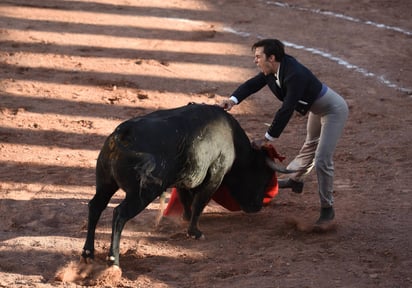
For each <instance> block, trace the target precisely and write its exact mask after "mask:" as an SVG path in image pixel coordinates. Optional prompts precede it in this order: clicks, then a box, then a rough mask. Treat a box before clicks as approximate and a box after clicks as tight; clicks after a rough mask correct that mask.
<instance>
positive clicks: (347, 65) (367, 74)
mask: <svg viewBox="0 0 412 288" xmlns="http://www.w3.org/2000/svg"><path fill="white" fill-rule="evenodd" d="M223 31H224V32H228V33H233V34H235V35H239V36H242V37H249V36H251V34H250V33H248V32H240V31H236V30H235V29H233V28H230V27H225V28H223ZM257 38H259V39H263V38H266V37H263V36H260V35H258V36H257ZM282 42H283V44H285V46H287V47H291V48H294V49H298V50H304V51H307V52H310V53H312V54H315V55H320V56H322V57H324V58H327V59H329V60H331V61H333V62H336V63H338V64H339V65H342V66H344V67H345V68H347V69H350V70H355V71H356V72H358V73H361V74H362V75H363V76H365V77H373V78H376V79H377V80H378V81H379V82H381V83H383V84H384V85H386V86H387V87H390V88H394V89H396V90H398V91H400V92H404V93H406V94H408V95H411V94H412V89H410V88H404V87H399V86H398V85H396V84H395V83H392V82H391V81H390V80H388V79H386V78H385V77H384V76H383V75H380V76H379V75H376V74H375V73H372V72H369V71H368V70H366V69H365V68H361V67H359V66H356V65H353V64H350V63H349V62H347V61H346V60H343V59H341V58H339V57H336V56H333V55H331V54H329V53H327V52H323V51H321V50H319V49H316V48H310V47H305V46H303V45H298V44H294V43H291V42H287V41H282ZM411 98H412V97H411Z"/></svg>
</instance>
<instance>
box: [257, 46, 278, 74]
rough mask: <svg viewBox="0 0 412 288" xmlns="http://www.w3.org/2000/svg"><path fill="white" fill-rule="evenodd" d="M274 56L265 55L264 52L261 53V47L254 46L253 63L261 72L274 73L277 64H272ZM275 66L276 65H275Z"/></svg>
mask: <svg viewBox="0 0 412 288" xmlns="http://www.w3.org/2000/svg"><path fill="white" fill-rule="evenodd" d="M274 58H275V57H274V56H271V57H270V58H267V57H266V54H265V53H263V47H256V49H255V64H256V65H257V66H258V67H259V68H260V70H261V71H262V72H263V74H265V75H268V74H271V73H276V70H275V69H277V66H276V65H274V64H275V61H274ZM275 66H276V67H275Z"/></svg>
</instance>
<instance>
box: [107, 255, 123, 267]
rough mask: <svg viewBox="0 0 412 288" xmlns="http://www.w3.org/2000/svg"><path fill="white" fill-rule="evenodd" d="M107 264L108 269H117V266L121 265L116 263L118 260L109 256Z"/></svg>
mask: <svg viewBox="0 0 412 288" xmlns="http://www.w3.org/2000/svg"><path fill="white" fill-rule="evenodd" d="M106 264H107V266H108V267H116V266H117V267H119V264H118V263H116V258H115V257H114V256H107V258H106ZM119 268H120V267H119Z"/></svg>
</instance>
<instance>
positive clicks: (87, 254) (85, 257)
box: [80, 250, 94, 264]
mask: <svg viewBox="0 0 412 288" xmlns="http://www.w3.org/2000/svg"><path fill="white" fill-rule="evenodd" d="M93 259H94V253H93V252H92V251H90V250H83V252H82V256H81V257H80V263H85V264H91V263H92V262H93Z"/></svg>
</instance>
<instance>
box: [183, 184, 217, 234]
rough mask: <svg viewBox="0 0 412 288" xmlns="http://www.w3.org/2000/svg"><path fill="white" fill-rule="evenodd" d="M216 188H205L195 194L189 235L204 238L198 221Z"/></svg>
mask: <svg viewBox="0 0 412 288" xmlns="http://www.w3.org/2000/svg"><path fill="white" fill-rule="evenodd" d="M215 190H216V189H215V188H211V189H205V190H201V191H198V193H196V194H195V196H194V198H193V202H192V209H191V212H192V213H191V218H190V223H189V228H188V230H187V234H188V236H190V237H192V238H194V239H204V238H205V237H204V235H203V233H202V231H200V230H199V227H198V223H199V218H200V215H201V214H202V212H203V209H204V208H205V207H206V205H207V204H208V203H209V201H210V198H211V196H212V194H213V193H214V192H215Z"/></svg>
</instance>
